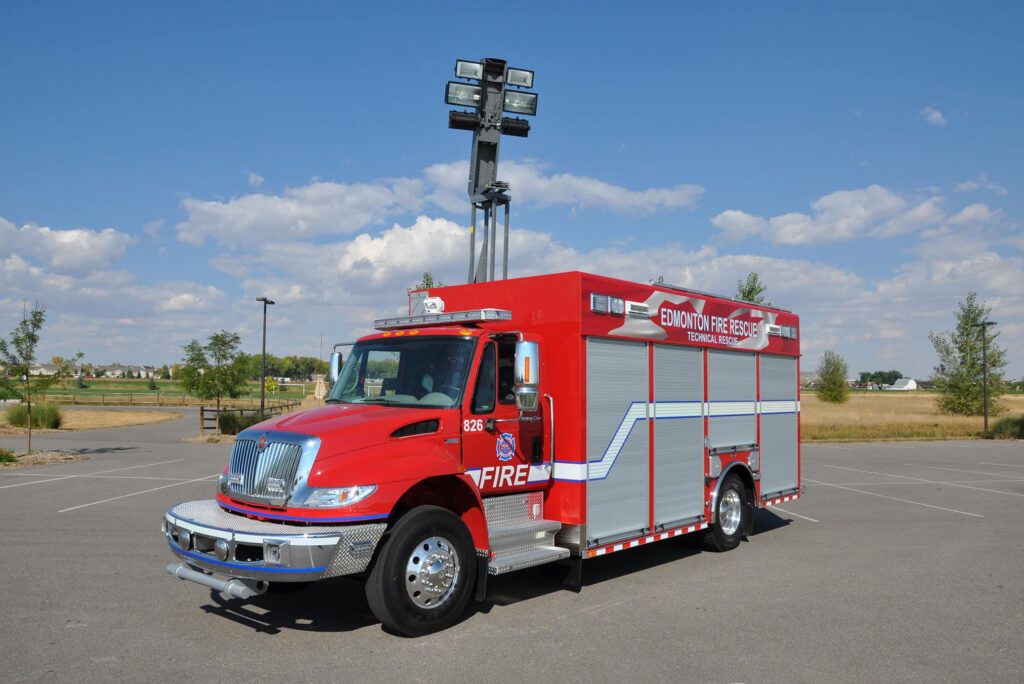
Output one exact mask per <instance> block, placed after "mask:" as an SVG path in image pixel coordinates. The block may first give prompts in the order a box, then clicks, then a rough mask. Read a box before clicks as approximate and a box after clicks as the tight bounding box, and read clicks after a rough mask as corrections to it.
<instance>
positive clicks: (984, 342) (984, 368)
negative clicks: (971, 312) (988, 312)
mask: <svg viewBox="0 0 1024 684" xmlns="http://www.w3.org/2000/svg"><path fill="white" fill-rule="evenodd" d="M995 324H996V322H995V321H982V322H981V323H975V324H974V327H975V328H980V329H981V379H982V396H983V401H984V402H985V407H984V412H985V434H986V435H987V434H988V335H987V334H986V333H985V328H988V327H989V326H993V325H995Z"/></svg>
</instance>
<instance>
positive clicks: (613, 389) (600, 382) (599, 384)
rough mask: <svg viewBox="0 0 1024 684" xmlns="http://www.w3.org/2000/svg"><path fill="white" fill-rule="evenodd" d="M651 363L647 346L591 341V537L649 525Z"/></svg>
mask: <svg viewBox="0 0 1024 684" xmlns="http://www.w3.org/2000/svg"><path fill="white" fill-rule="evenodd" d="M647 399H648V362H647V345H646V344H645V343H643V342H622V341H618V340H601V339H593V338H590V339H588V340H587V461H588V463H587V477H588V482H587V537H588V539H590V540H595V541H596V540H602V541H607V540H611V539H615V538H621V537H625V536H629V535H633V534H639V533H641V532H642V531H643V530H644V529H645V528H646V527H647V524H648V479H647V473H648V452H649V449H648V445H649V439H648V432H647V420H648V412H649V406H648V401H647Z"/></svg>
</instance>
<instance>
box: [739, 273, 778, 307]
mask: <svg viewBox="0 0 1024 684" xmlns="http://www.w3.org/2000/svg"><path fill="white" fill-rule="evenodd" d="M767 291H768V286H767V285H765V284H764V283H762V282H761V276H759V275H758V274H757V272H755V271H751V272H750V273H748V274H747V279H746V280H737V281H736V299H742V300H743V301H745V302H750V303H751V304H764V305H765V306H771V305H772V303H771V302H769V301H767V300H766V299H765V298H764V293H765V292H767Z"/></svg>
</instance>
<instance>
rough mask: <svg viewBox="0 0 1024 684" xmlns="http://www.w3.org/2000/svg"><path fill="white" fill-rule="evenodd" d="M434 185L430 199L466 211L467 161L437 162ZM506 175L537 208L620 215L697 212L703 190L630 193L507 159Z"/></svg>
mask: <svg viewBox="0 0 1024 684" xmlns="http://www.w3.org/2000/svg"><path fill="white" fill-rule="evenodd" d="M423 176H424V178H426V180H427V181H428V182H429V183H430V184H431V185H432V186H433V192H432V193H431V194H430V195H429V196H428V199H430V200H431V201H432V202H433V203H434V204H436V205H438V206H439V207H441V208H442V209H445V210H446V211H452V212H461V211H464V210H465V209H466V204H467V195H466V162H451V163H448V164H434V165H432V166H429V167H427V168H426V169H425V170H424V171H423ZM501 177H502V178H503V179H507V180H508V182H509V184H510V186H511V194H512V197H513V199H514V201H515V202H516V203H517V204H518V203H523V204H530V205H533V206H540V207H544V206H570V207H578V208H581V209H605V210H608V211H613V212H616V213H621V214H652V213H655V212H659V211H665V210H670V209H693V208H694V207H695V206H696V204H697V200H699V199H700V197H701V195H702V194H703V192H704V188H702V187H700V186H699V185H689V184H680V185H676V186H674V187H669V188H649V189H646V190H629V189H627V188H624V187H622V186H620V185H614V184H612V183H608V182H606V181H602V180H598V179H596V178H591V177H589V176H577V175H575V174H572V173H555V174H545V172H544V165H542V164H540V163H539V162H537V161H530V160H528V161H521V162H516V161H507V162H502V164H501Z"/></svg>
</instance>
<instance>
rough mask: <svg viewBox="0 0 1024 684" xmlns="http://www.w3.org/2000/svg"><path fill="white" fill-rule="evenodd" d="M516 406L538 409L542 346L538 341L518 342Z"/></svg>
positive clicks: (527, 409) (523, 408)
mask: <svg viewBox="0 0 1024 684" xmlns="http://www.w3.org/2000/svg"><path fill="white" fill-rule="evenodd" d="M515 385H516V389H515V395H516V408H517V409H519V410H520V411H536V410H537V404H538V402H539V399H540V389H539V388H540V347H539V345H538V344H537V343H536V342H527V341H525V340H520V341H519V342H516V367H515Z"/></svg>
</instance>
